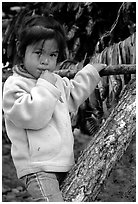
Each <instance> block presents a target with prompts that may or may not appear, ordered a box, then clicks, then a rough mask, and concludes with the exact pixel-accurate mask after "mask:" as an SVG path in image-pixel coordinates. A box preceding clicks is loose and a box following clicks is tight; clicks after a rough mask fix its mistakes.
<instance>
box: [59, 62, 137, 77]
mask: <svg viewBox="0 0 138 204" xmlns="http://www.w3.org/2000/svg"><path fill="white" fill-rule="evenodd" d="M78 71H79V70H78V69H71V70H70V69H63V70H59V71H56V73H57V74H59V75H60V76H61V77H68V78H69V79H71V78H74V76H75V74H76V73H77V72H78ZM135 73H136V65H135V64H120V65H108V66H107V67H106V68H105V69H104V70H102V71H101V72H100V76H109V75H118V74H135Z"/></svg>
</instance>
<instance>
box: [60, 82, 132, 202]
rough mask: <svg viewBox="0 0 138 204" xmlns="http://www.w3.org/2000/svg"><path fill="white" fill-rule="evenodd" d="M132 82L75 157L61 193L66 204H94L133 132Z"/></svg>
mask: <svg viewBox="0 0 138 204" xmlns="http://www.w3.org/2000/svg"><path fill="white" fill-rule="evenodd" d="M135 98H136V80H135V79H132V80H131V81H130V82H129V84H128V85H126V87H125V88H124V90H123V91H122V94H121V97H120V100H119V102H118V104H117V106H116V107H115V108H114V109H113V111H112V112H111V114H110V116H109V117H108V119H107V120H106V122H105V123H104V124H103V126H102V127H101V128H100V130H99V131H98V133H97V134H96V135H95V136H94V137H93V138H92V140H91V141H90V142H89V144H88V146H87V147H86V149H84V150H83V151H82V152H81V154H80V156H79V157H78V160H77V163H76V164H75V165H74V166H73V168H72V169H71V170H70V172H69V173H68V175H67V178H66V179H65V180H64V181H63V183H62V186H61V189H62V193H63V197H64V199H65V201H67V202H82V201H83V202H84V201H85V202H86V201H87V202H88V201H89V202H90V201H95V200H96V197H97V195H98V194H99V192H100V190H101V187H102V185H103V183H104V182H105V179H106V178H107V176H108V175H109V172H110V171H111V169H112V168H113V166H114V165H115V163H116V162H117V161H118V160H119V159H120V158H121V156H122V155H123V154H124V151H125V150H126V148H127V147H128V145H129V143H130V141H131V139H132V137H133V135H135V132H136V112H135V111H136V101H135Z"/></svg>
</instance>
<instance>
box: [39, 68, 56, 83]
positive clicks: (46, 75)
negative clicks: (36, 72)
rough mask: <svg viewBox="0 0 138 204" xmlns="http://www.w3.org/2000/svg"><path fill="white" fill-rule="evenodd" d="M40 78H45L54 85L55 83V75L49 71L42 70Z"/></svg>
mask: <svg viewBox="0 0 138 204" xmlns="http://www.w3.org/2000/svg"><path fill="white" fill-rule="evenodd" d="M40 78H42V79H45V80H47V81H48V82H50V83H51V84H53V85H55V84H56V81H57V79H56V77H55V76H54V74H53V73H52V72H49V71H48V70H45V71H42V73H41V75H40Z"/></svg>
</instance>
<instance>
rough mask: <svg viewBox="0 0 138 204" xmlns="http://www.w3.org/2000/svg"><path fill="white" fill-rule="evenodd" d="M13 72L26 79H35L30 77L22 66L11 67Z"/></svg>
mask: <svg viewBox="0 0 138 204" xmlns="http://www.w3.org/2000/svg"><path fill="white" fill-rule="evenodd" d="M13 72H15V73H17V74H19V75H21V76H23V77H26V78H31V79H35V77H34V76H33V75H31V74H30V73H29V72H28V71H27V70H26V69H25V67H24V66H23V65H15V66H14V67H13Z"/></svg>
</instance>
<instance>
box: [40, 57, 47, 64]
mask: <svg viewBox="0 0 138 204" xmlns="http://www.w3.org/2000/svg"><path fill="white" fill-rule="evenodd" d="M48 62H49V60H48V57H43V58H42V60H41V64H44V65H47V64H48Z"/></svg>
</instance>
